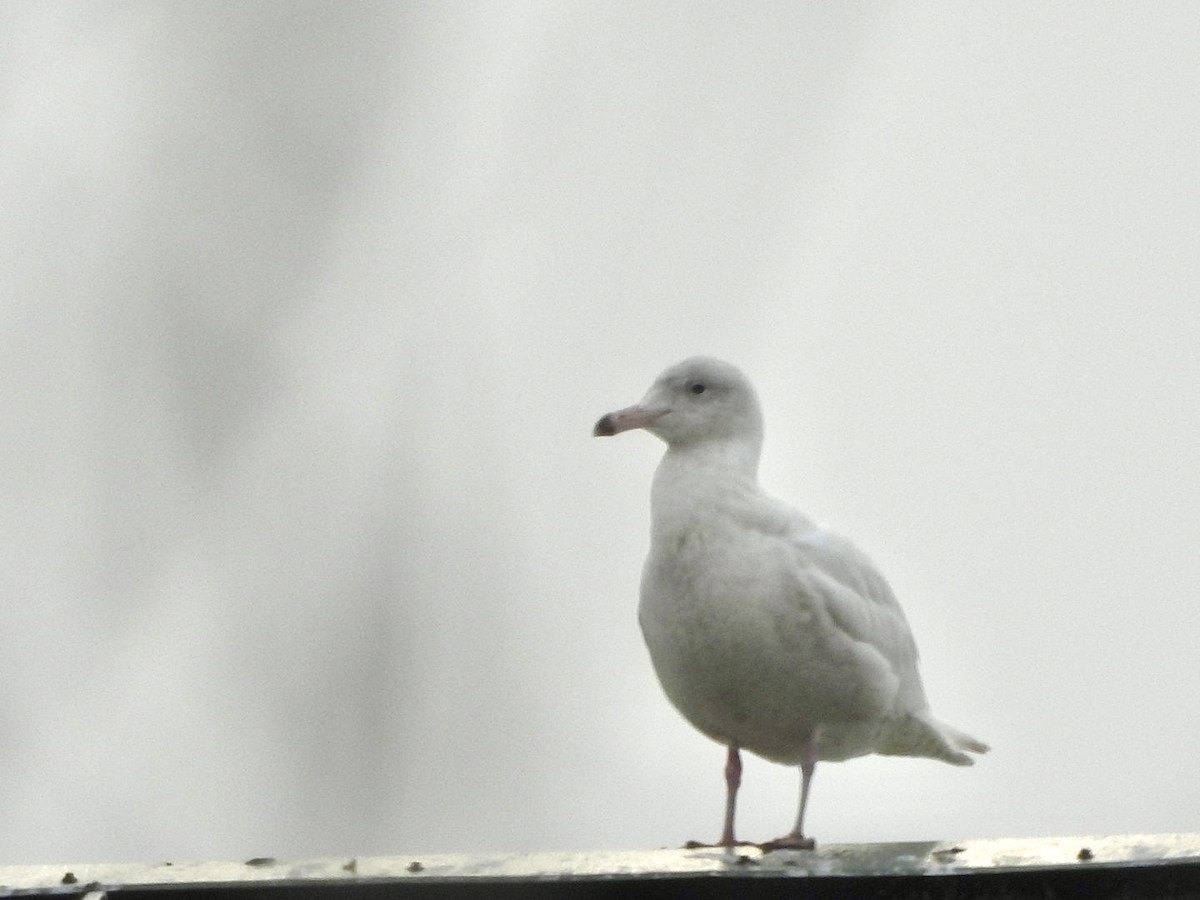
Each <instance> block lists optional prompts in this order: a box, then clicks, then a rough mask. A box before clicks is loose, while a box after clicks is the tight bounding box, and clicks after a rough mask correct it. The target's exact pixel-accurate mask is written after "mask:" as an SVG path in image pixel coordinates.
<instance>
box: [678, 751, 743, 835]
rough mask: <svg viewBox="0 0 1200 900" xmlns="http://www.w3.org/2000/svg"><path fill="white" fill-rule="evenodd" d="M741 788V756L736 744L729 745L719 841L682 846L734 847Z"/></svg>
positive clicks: (726, 757)
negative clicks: (722, 825)
mask: <svg viewBox="0 0 1200 900" xmlns="http://www.w3.org/2000/svg"><path fill="white" fill-rule="evenodd" d="M741 786H742V755H741V753H739V752H738V745H737V744H730V745H729V753H728V754H727V755H726V756H725V827H724V828H722V829H721V840H719V841H718V842H717V843H716V844H702V843H700V842H699V841H688V842H687V843H686V844H684V847H686V848H687V849H689V850H694V849H696V848H698V847H735V846H737V839H736V838H734V836H733V817H734V813H735V811H736V810H737V792H738V788H739V787H741Z"/></svg>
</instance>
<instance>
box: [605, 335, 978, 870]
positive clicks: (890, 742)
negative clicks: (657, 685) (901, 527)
mask: <svg viewBox="0 0 1200 900" xmlns="http://www.w3.org/2000/svg"><path fill="white" fill-rule="evenodd" d="M632 428H644V429H646V430H648V431H650V432H652V433H653V434H655V435H657V436H658V437H660V438H662V440H664V441H665V442H666V443H667V451H666V453H665V454H664V456H663V459H662V462H661V463H659V466H658V470H657V472H656V473H655V475H654V485H653V490H652V493H651V501H650V504H651V519H652V525H651V542H650V553H649V556H648V557H647V559H646V563H645V568H644V570H643V573H642V589H641V605H640V607H639V610H638V617H639V620H640V622H641V626H642V633H643V635H644V636H645V639H646V645H647V647H648V648H649V650H650V657H651V659H652V661H653V663H654V669H655V671H656V672H657V674H658V677H659V680H660V681H661V682H662V686H663V690H664V691H665V692H666V694H667V697H668V698H669V699H670V701H671V702H672V703H673V704H674V705H675V706H676V708H678V710H679V711H680V712H681V713H682V714H683V715H684V717H685V718H687V720H688V721H689V722H691V723H692V724H693V725H694V726H695V727H696V728H698V729H699V730H700V731H702V732H703V733H704V734H706V735H708V736H709V737H711V738H712V739H714V740H716V741H719V742H721V743H722V744H725V745H726V746H727V747H728V748H729V749H728V757H727V764H726V772H725V774H726V782H727V794H726V811H725V826H724V829H723V832H722V835H721V839H720V841H719V842H718V843H719V844H720V845H722V846H731V845H733V844H734V843H736V840H735V838H734V827H733V819H734V809H735V803H736V795H737V788H738V785H739V784H740V777H741V759H740V756H739V753H738V751H739V748H742V749H746V750H749V751H750V752H752V753H755V754H757V755H759V756H762V757H764V758H766V759H769V760H772V761H774V762H779V763H786V764H789V765H799V766H800V768H801V797H800V808H799V812H798V814H797V817H796V824H795V827H794V828H793V829H792V831H791V832H790V833H789V834H788V835H786V836H785V837H783V838H779V839H778V840H776V841H772V842H769V843H768V844H765V845H763V846H764V847H766V848H767V849H774V848H777V847H811V846H812V845H813V844H812V841H811V839H809V838H806V837H805V836H804V831H803V825H804V821H803V820H804V812H805V807H806V805H807V799H808V789H809V784H810V781H811V778H812V772H813V769H814V767H815V765H816V762H817V760H844V759H850V758H852V757H855V756H863V755H865V754H868V753H882V754H890V755H899V756H925V757H931V758H933V759H940V760H943V761H945V762H949V763H953V764H955V765H970V764H971V762H972V760H971V757H970V756H968V755H967V751H970V752H975V753H983V752H985V751H986V750H987V749H988V748H987V746H986V745H985V744H983V743H981V742H979V741H977V740H975V739H974V738H972V737H970V736H968V735H966V734H964V733H962V732H960V731H958V730H956V729H954V728H951V727H950V726H948V725H946V724H944V723H942V722H939V721H938V720H937V719H935V718H934V717H933V715H932V713H931V712H930V711H929V704H928V702H927V701H926V699H925V691H924V688H923V687H922V685H921V677H920V674H919V673H918V671H917V647H916V643H915V642H914V641H913V637H912V633H911V631H910V630H909V627H908V622H907V621H906V620H905V617H904V612H903V610H901V608H900V604H899V603H898V602H897V601H896V598H895V596H894V595H893V593H892V591H891V588H889V587H888V584H887V582H886V581H885V580H884V578H883V576H882V575H881V574H880V573H879V571H878V570H877V569H876V568H875V566H874V565H873V564H872V563H871V561H870V560H869V559H868V558H867V557H866V556H865V555H864V554H863V553H862V552H861V551H859V550H858V549H857V548H856V547H855V546H854V545H853V544H851V543H850V542H849V541H848V540H846V539H845V538H843V537H840V536H838V535H836V534H833V533H832V532H829V531H827V530H825V529H823V528H820V527H819V526H817V525H814V524H813V523H812V522H811V521H809V520H808V519H807V518H805V517H804V516H803V515H801V514H800V513H798V512H797V511H796V510H794V509H792V508H791V507H790V506H788V505H786V504H784V503H782V502H780V501H779V500H776V499H774V498H772V497H770V496H768V495H767V494H765V493H763V492H762V490H761V489H760V488H759V486H758V459H759V453H760V450H761V447H762V415H761V413H760V411H759V405H758V399H757V397H756V396H755V393H754V389H753V387H752V386H751V385H750V382H749V381H748V380H747V379H746V377H745V376H744V375H743V374H742V373H741V372H740V371H739V370H738V369H736V368H735V367H733V366H731V365H729V364H728V363H724V362H721V361H720V360H716V359H710V358H706V357H693V358H691V359H688V360H685V361H683V362H681V363H679V364H678V365H675V366H672V367H671V368H669V369H667V370H666V371H665V372H664V373H663V374H662V375H660V376H659V378H658V379H657V380H656V381H655V382H654V384H653V386H652V387H651V388H650V390H649V392H648V393H647V394H646V396H645V397H644V398H643V399H642V401H641V402H640V403H638V404H637V405H635V406H631V407H628V408H626V409H623V410H620V411H618V412H614V413H609V414H608V415H606V416H604V417H603V418H601V419H600V421H599V422H597V423H596V428H595V433H596V434H597V435H611V434H617V433H618V432H621V431H626V430H629V429H632Z"/></svg>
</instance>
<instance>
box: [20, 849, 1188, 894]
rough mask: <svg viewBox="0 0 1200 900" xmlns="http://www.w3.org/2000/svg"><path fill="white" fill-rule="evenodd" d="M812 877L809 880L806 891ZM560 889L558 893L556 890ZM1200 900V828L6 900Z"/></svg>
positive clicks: (317, 870)
mask: <svg viewBox="0 0 1200 900" xmlns="http://www.w3.org/2000/svg"><path fill="white" fill-rule="evenodd" d="M801 882H803V884H801ZM548 890H549V892H548ZM798 892H802V893H803V894H804V896H806V897H810V896H822V897H824V896H831V897H832V896H854V895H858V894H861V893H863V892H865V893H868V894H869V895H871V896H874V897H943V896H944V897H950V896H954V897H957V898H963V897H1009V898H1012V897H1035V896H1036V897H1039V898H1045V897H1054V896H1067V895H1070V894H1077V895H1078V894H1086V895H1087V896H1094V897H1116V896H1120V897H1127V898H1129V897H1143V896H1144V897H1162V896H1175V897H1182V896H1191V897H1200V834H1159V835H1126V836H1087V837H1069V838H1028V839H1002V840H979V841H957V842H952V841H939V842H923V843H900V844H829V845H826V846H822V847H819V848H818V849H817V850H815V851H776V852H774V853H769V854H766V855H764V854H762V853H761V852H760V851H759V850H757V849H756V848H739V849H738V850H736V851H733V852H722V851H718V850H707V849H702V850H648V851H627V852H615V851H614V852H598V853H531V854H522V855H414V856H392V857H364V858H357V859H351V858H345V857H343V858H331V859H312V860H298V861H288V860H276V859H271V858H258V859H251V860H244V861H240V862H211V863H182V862H164V863H158V864H149V865H142V864H138V865H114V864H96V865H88V864H81V865H61V866H60V865H54V866H45V865H39V866H3V867H0V895H2V896H14V895H31V894H37V895H59V896H63V895H65V896H85V895H86V896H87V898H88V900H106V898H109V897H115V896H117V895H135V894H136V895H138V897H140V898H142V900H150V898H151V897H152V896H156V895H160V894H161V895H169V896H170V898H171V900H198V898H200V897H204V898H208V897H213V898H216V897H218V896H221V897H225V898H228V900H235V898H239V900H240V898H241V897H242V895H243V894H245V895H247V896H250V895H252V896H253V897H254V898H257V900H281V898H283V897H285V896H288V897H290V896H293V895H294V896H305V897H315V896H322V897H324V896H326V895H328V896H330V897H337V898H343V900H358V898H362V900H376V898H378V900H382V898H385V897H407V896H412V895H417V894H419V895H421V896H423V897H427V898H437V897H450V896H468V897H474V896H478V897H484V896H496V897H508V896H512V897H516V896H551V895H553V896H562V897H572V896H588V897H595V896H617V895H620V896H626V897H628V896H655V897H666V896H701V897H726V896H727V897H733V896H738V897H746V896H750V897H776V896H778V897H784V896H796V895H797V893H798Z"/></svg>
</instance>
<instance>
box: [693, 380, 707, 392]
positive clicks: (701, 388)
mask: <svg viewBox="0 0 1200 900" xmlns="http://www.w3.org/2000/svg"><path fill="white" fill-rule="evenodd" d="M688 390H689V391H691V392H692V393H693V394H703V393H704V392H705V391H706V390H708V389H707V388H706V387H705V386H704V385H703V384H701V383H700V382H699V381H693V382H692V383H691V384H689V385H688Z"/></svg>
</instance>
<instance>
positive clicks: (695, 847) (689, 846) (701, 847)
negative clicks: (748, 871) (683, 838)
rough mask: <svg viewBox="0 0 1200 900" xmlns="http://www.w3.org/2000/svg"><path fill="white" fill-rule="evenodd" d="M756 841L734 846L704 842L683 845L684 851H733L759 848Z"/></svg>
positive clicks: (689, 842)
mask: <svg viewBox="0 0 1200 900" xmlns="http://www.w3.org/2000/svg"><path fill="white" fill-rule="evenodd" d="M758 846H760V845H759V844H756V843H754V841H734V842H733V843H732V844H726V843H716V844H706V843H704V842H703V841H688V842H687V843H686V844H684V845H683V849H684V850H732V849H733V848H734V847H758Z"/></svg>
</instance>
